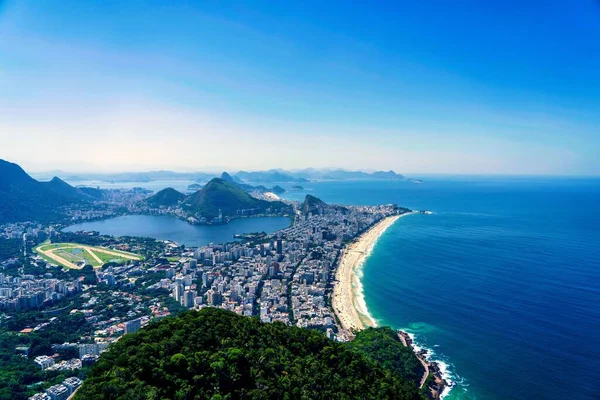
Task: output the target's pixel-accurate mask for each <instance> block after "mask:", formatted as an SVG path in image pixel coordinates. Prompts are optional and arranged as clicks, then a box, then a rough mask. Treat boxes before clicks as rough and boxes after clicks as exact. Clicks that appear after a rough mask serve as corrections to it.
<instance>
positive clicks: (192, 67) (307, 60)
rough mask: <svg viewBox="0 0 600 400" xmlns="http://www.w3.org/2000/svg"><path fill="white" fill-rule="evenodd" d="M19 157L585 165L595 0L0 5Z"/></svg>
mask: <svg viewBox="0 0 600 400" xmlns="http://www.w3.org/2000/svg"><path fill="white" fill-rule="evenodd" d="M0 93H1V94H2V95H1V96H0V142H1V143H2V146H0V158H5V159H8V160H11V161H15V162H18V163H20V164H22V165H24V166H25V167H26V168H28V169H31V170H38V171H39V170H49V169H58V168H60V169H64V170H71V171H94V170H102V171H122V170H148V169H173V170H182V171H184V170H202V169H211V168H215V167H219V168H221V167H223V168H227V169H231V170H234V169H262V168H275V167H282V168H302V167H309V166H312V167H344V168H369V169H386V170H387V169H394V170H397V171H398V172H405V173H419V172H420V173H444V172H445V173H486V174H488V173H509V174H515V173H522V174H574V175H581V174H584V175H590V174H591V175H598V174H600V161H599V160H600V2H597V1H594V0H580V1H543V2H542V1H535V0H533V1H527V2H517V1H486V2H481V1H458V2H442V1H435V2H433V1H419V2H416V1H407V2H402V1H396V2H389V3H388V2H377V3H376V2H362V3H361V4H350V2H333V1H331V2H310V1H309V2H259V1H252V2H247V1H239V2H235V1H231V2H229V1H208V2H176V1H169V2H164V1H156V2H148V1H144V2H141V1H128V2H111V1H85V2H83V1H60V2H56V1H35V0H32V1H15V2H12V1H2V0H0Z"/></svg>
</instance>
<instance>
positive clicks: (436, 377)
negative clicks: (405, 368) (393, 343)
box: [398, 331, 451, 400]
mask: <svg viewBox="0 0 600 400" xmlns="http://www.w3.org/2000/svg"><path fill="white" fill-rule="evenodd" d="M398 337H399V338H400V340H401V341H402V343H403V344H404V346H407V347H410V348H411V349H413V351H414V353H415V355H416V356H417V358H418V359H419V361H420V362H421V364H423V367H424V368H425V373H424V374H423V378H422V379H421V384H420V388H423V387H424V386H426V387H427V388H428V389H429V390H428V392H427V396H428V397H429V398H430V399H433V400H438V399H440V398H441V396H442V394H443V393H444V391H445V390H446V389H448V388H450V386H451V385H450V384H449V383H448V381H446V379H444V373H443V371H442V370H441V369H440V366H439V365H438V363H436V362H435V361H428V360H427V350H425V349H416V348H415V346H414V343H413V340H412V338H411V337H410V335H409V334H408V333H406V332H403V331H398Z"/></svg>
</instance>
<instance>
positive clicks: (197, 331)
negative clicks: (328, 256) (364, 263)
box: [76, 308, 422, 400]
mask: <svg viewBox="0 0 600 400" xmlns="http://www.w3.org/2000/svg"><path fill="white" fill-rule="evenodd" d="M359 335H360V334H359ZM359 337H360V336H359ZM389 339H391V338H390V336H389V335H388V332H387V331H379V330H376V329H374V330H370V331H369V333H368V341H369V342H370V343H371V344H370V345H369V348H368V349H363V348H362V347H361V346H362V344H359V345H356V346H352V345H349V344H342V343H338V342H334V341H331V340H329V339H327V338H326V337H325V336H324V335H323V334H322V333H321V332H318V331H313V330H308V329H303V328H298V327H290V326H287V325H285V324H283V323H261V322H260V321H259V320H258V319H256V318H249V317H242V316H239V315H237V314H235V313H232V312H229V311H225V310H221V309H215V308H205V309H203V310H201V311H199V312H197V311H189V312H186V313H184V314H181V315H179V316H177V317H173V318H166V319H164V320H161V321H158V322H154V323H151V324H150V325H149V326H148V327H146V328H144V329H142V330H141V331H139V332H137V333H136V334H132V335H125V336H124V337H123V338H122V339H121V340H119V341H118V342H116V343H114V344H113V345H111V347H110V349H109V351H108V352H106V353H104V354H103V355H102V356H101V357H100V360H99V361H98V362H97V363H96V364H95V365H94V366H93V367H92V369H91V371H90V373H89V374H88V376H87V379H86V381H85V382H84V384H83V386H82V388H81V389H80V390H79V391H78V392H77V395H76V399H84V400H96V399H131V400H134V399H250V400H252V399H401V400H402V399H415V400H416V399H421V398H422V397H421V395H420V394H419V390H418V389H417V386H418V379H415V378H414V374H413V373H412V371H409V372H408V373H407V374H405V371H404V370H403V369H402V368H396V364H394V365H385V364H382V363H380V362H379V361H377V360H376V359H375V358H376V357H372V356H371V355H369V354H367V353H366V352H365V350H368V351H369V352H372V353H375V354H378V352H379V350H380V349H379V347H378V344H379V343H380V341H381V340H383V341H384V345H383V347H382V349H383V352H382V354H383V353H385V354H386V355H389V356H390V357H392V358H394V359H397V360H403V359H404V358H407V359H410V358H412V359H414V360H412V361H411V360H408V361H402V362H399V363H400V364H402V365H412V364H414V361H416V363H417V364H418V361H417V360H416V358H415V355H414V354H413V353H412V352H410V354H409V353H405V352H402V353H396V350H398V349H399V348H397V347H390V346H389V345H387V344H385V343H387V341H388V340H389ZM400 346H401V344H400Z"/></svg>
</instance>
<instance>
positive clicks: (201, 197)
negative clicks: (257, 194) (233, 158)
mask: <svg viewBox="0 0 600 400" xmlns="http://www.w3.org/2000/svg"><path fill="white" fill-rule="evenodd" d="M185 204H186V207H188V208H189V209H190V210H191V211H193V212H196V213H199V214H200V215H202V216H203V217H205V218H214V217H217V216H218V215H219V210H221V212H222V214H223V216H237V215H238V214H239V212H240V211H241V210H256V211H258V212H264V211H266V210H267V209H268V208H272V209H274V208H278V209H282V208H286V207H287V206H286V205H285V204H283V203H280V202H268V201H264V200H258V199H255V198H254V197H252V196H250V195H249V194H248V193H246V192H245V191H244V190H243V189H242V188H241V187H240V186H239V185H238V184H236V183H233V182H228V181H225V180H223V179H220V178H214V179H213V180H211V181H210V182H208V183H207V184H206V185H205V186H204V187H203V188H202V189H200V190H199V191H197V192H195V193H193V194H191V195H190V196H189V197H188V198H187V199H186V201H185Z"/></svg>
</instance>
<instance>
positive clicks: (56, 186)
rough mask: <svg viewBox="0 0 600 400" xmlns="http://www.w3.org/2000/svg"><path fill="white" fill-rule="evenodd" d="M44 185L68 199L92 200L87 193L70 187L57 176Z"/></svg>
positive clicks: (43, 183)
mask: <svg viewBox="0 0 600 400" xmlns="http://www.w3.org/2000/svg"><path fill="white" fill-rule="evenodd" d="M42 185H44V186H45V187H46V188H48V189H50V190H51V191H52V192H54V193H56V194H58V195H60V196H63V197H66V198H71V199H75V200H82V199H88V198H89V199H91V197H90V196H89V195H88V194H87V193H85V192H82V191H81V190H79V189H77V188H75V187H73V186H71V185H69V184H68V183H67V182H65V181H63V180H62V179H60V178H59V177H57V176H55V177H54V178H52V180H51V181H49V182H42Z"/></svg>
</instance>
